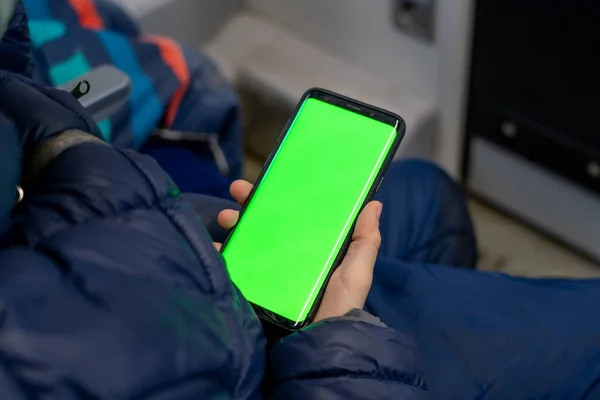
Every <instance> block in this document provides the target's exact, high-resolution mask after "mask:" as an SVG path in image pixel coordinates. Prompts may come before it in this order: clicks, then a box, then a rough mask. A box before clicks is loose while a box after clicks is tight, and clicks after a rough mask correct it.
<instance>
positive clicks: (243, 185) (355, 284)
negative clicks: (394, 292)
mask: <svg viewBox="0 0 600 400" xmlns="http://www.w3.org/2000/svg"><path fill="white" fill-rule="evenodd" d="M252 188H253V185H252V184H251V183H249V182H246V181H242V180H238V181H235V182H233V184H232V185H231V189H230V192H231V195H232V196H233V198H234V199H235V200H236V201H237V202H238V203H239V204H240V205H242V206H243V205H244V204H246V201H247V200H248V196H249V195H250V193H251V192H252ZM381 210H382V204H381V203H380V202H378V201H372V202H370V203H369V204H367V205H366V206H365V208H364V209H363V210H362V212H361V213H360V215H359V217H358V220H357V221H356V226H355V228H354V232H353V234H352V241H351V242H350V246H349V247H348V251H347V252H346V255H345V256H344V259H343V260H342V262H341V264H340V266H339V267H338V268H337V269H336V270H335V271H334V272H333V274H332V276H331V279H330V280H329V283H328V284H327V289H325V295H324V297H323V300H322V301H321V304H320V306H319V310H318V311H317V314H316V316H315V319H314V321H313V322H318V321H321V320H324V319H326V318H332V317H340V316H342V315H344V314H346V313H347V312H348V311H350V310H352V309H355V308H358V309H362V308H363V307H364V305H365V302H366V300H367V296H368V294H369V290H370V289H371V283H372V281H373V268H374V267H375V260H376V258H377V252H378V250H379V246H380V243H381V236H380V234H379V218H380V216H381ZM238 219H239V211H236V210H224V211H222V212H221V213H220V214H219V225H221V227H222V228H224V229H232V228H233V227H234V226H235V224H236V223H237V222H238ZM215 245H216V247H217V249H220V244H218V243H217V244H215ZM263 245H264V246H268V245H269V244H268V243H264V244H263Z"/></svg>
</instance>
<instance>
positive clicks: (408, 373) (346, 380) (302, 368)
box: [267, 320, 428, 400]
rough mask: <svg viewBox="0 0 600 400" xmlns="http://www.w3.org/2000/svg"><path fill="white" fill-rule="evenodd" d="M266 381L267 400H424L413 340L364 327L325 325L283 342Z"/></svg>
mask: <svg viewBox="0 0 600 400" xmlns="http://www.w3.org/2000/svg"><path fill="white" fill-rule="evenodd" d="M268 377H269V387H270V391H269V393H268V396H267V397H268V398H272V399H289V400H292V399H381V400H383V399H394V400H417V399H418V400H421V399H426V398H428V397H427V383H426V381H425V379H424V377H423V373H422V368H421V364H420V359H419V354H418V352H417V350H416V347H415V344H414V342H413V340H412V339H411V338H410V337H408V336H404V335H402V334H400V333H398V332H396V331H394V330H392V329H389V328H386V327H382V326H377V325H373V324H370V323H367V322H356V321H349V320H335V321H329V322H328V321H325V322H322V323H319V324H314V325H311V326H310V327H309V328H307V329H305V330H303V331H300V332H298V333H295V334H293V335H291V336H289V337H287V338H285V339H283V340H282V341H281V342H279V343H278V344H277V345H275V346H274V347H273V349H272V350H271V352H270V355H269V367H268Z"/></svg>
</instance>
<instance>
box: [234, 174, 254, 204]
mask: <svg viewBox="0 0 600 400" xmlns="http://www.w3.org/2000/svg"><path fill="white" fill-rule="evenodd" d="M252 188H254V185H253V184H251V183H250V182H248V181H244V180H242V179H238V180H237V181H234V182H233V183H232V184H231V186H230V187H229V193H231V195H232V196H233V198H234V199H235V201H237V202H238V204H239V205H241V206H243V205H244V204H246V200H248V196H250V192H252Z"/></svg>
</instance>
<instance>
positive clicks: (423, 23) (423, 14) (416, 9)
mask: <svg viewBox="0 0 600 400" xmlns="http://www.w3.org/2000/svg"><path fill="white" fill-rule="evenodd" d="M394 21H395V22H396V25H397V26H398V28H399V29H400V30H401V31H403V32H405V33H408V34H409V35H411V36H414V37H417V38H420V39H423V40H426V41H429V42H432V41H433V40H434V38H435V0H395V1H394Z"/></svg>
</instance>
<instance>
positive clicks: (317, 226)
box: [221, 89, 405, 332]
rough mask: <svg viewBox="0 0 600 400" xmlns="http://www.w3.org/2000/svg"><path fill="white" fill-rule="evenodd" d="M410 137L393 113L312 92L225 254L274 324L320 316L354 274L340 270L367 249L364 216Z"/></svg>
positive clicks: (286, 325) (240, 283)
mask: <svg viewBox="0 0 600 400" xmlns="http://www.w3.org/2000/svg"><path fill="white" fill-rule="evenodd" d="M404 131H405V126H404V121H403V120H402V118H401V117H399V116H397V115H395V114H393V113H390V112H389V111H385V110H382V109H379V108H376V107H373V106H370V105H367V104H364V103H361V102H359V101H356V100H352V99H349V98H347V97H344V96H342V95H339V94H335V93H332V92H330V91H327V90H324V89H311V90H309V91H308V92H306V93H305V94H304V96H303V97H302V99H301V100H300V103H299V104H298V107H297V108H296V112H295V113H294V116H293V117H292V118H291V119H290V122H289V124H288V125H287V127H286V128H284V131H283V133H282V135H281V136H280V138H279V140H278V142H277V146H276V148H275V149H274V151H273V152H272V153H271V156H270V157H269V159H268V160H267V162H266V164H265V168H264V169H263V171H262V173H261V175H260V177H259V178H258V181H257V184H256V186H255V187H253V188H252V189H251V192H250V194H249V195H248V196H247V197H248V198H247V200H246V199H245V198H244V199H242V200H244V205H243V207H242V210H241V211H240V215H239V221H238V222H237V223H236V225H235V228H234V229H232V230H231V232H230V234H229V236H228V238H227V239H226V240H225V242H224V243H223V246H222V248H221V253H222V254H223V257H224V259H225V263H226V265H227V270H228V272H229V276H230V278H231V280H232V281H233V283H235V284H236V285H237V287H238V288H239V290H240V291H241V292H242V294H243V295H244V297H246V299H248V301H250V303H251V304H252V305H253V307H254V310H255V311H256V313H257V315H258V316H259V317H260V318H261V319H262V320H263V322H265V323H266V324H267V325H269V326H276V327H279V328H283V330H284V331H287V332H289V331H295V330H298V329H302V328H303V327H304V326H306V325H308V324H309V323H311V322H312V321H314V320H315V319H317V318H318V317H321V316H318V315H317V313H318V311H319V310H320V309H321V307H320V303H321V301H322V300H323V298H324V297H325V295H326V293H325V289H326V288H327V283H328V281H329V280H330V279H331V278H332V277H333V275H334V274H335V275H336V277H338V278H339V279H341V280H343V279H344V277H345V276H346V275H345V274H344V273H343V270H342V272H339V273H336V271H337V268H338V267H339V266H340V265H341V263H342V261H344V260H345V255H346V252H347V251H348V248H349V246H350V244H351V243H352V241H353V238H354V239H355V240H358V242H359V243H362V241H361V240H363V239H361V237H362V236H361V235H360V233H359V235H358V236H355V235H354V233H353V232H354V229H355V226H356V223H357V219H358V216H359V214H360V212H361V210H363V209H364V208H365V207H366V206H367V204H368V203H369V202H370V200H371V199H372V198H373V196H374V195H375V193H376V192H377V190H378V188H379V185H380V184H381V181H382V180H383V176H384V174H385V171H386V169H387V167H388V166H389V164H390V163H391V162H392V159H393V158H394V154H396V150H397V149H398V146H399V144H400V141H401V140H402V137H403V135H404ZM372 207H376V206H370V207H369V208H368V211H371V208H372ZM372 212H373V213H375V214H377V212H376V211H374V210H373V211H372ZM367 215H372V214H370V213H367ZM367 218H368V217H367ZM367 225H368V224H367ZM355 247H356V246H355ZM353 253H355V250H353V251H352V252H351V253H350V254H349V257H348V259H349V260H353V259H354V257H356V255H355V254H353ZM373 254H374V253H373ZM347 263H348V262H347ZM365 286H366V287H367V288H368V287H369V286H370V279H368V280H367V285H365ZM339 287H340V290H342V291H344V290H347V289H348V288H347V287H346V286H345V285H340V286H339ZM359 292H361V293H362V290H359ZM365 296H366V294H365ZM329 297H332V295H331V294H329ZM350 303H352V304H350ZM354 303H356V302H355V301H350V302H349V305H351V308H352V307H354ZM347 311H349V310H343V312H347ZM330 313H331V312H327V314H330ZM321 315H323V312H322V313H321Z"/></svg>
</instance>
